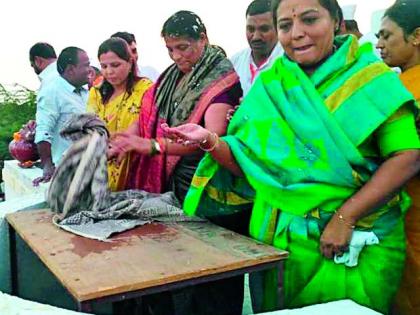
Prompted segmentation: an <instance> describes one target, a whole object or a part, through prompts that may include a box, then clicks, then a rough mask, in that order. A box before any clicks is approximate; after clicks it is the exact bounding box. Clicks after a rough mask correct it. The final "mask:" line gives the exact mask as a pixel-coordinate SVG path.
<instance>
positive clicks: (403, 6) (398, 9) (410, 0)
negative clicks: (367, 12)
mask: <svg viewBox="0 0 420 315" xmlns="http://www.w3.org/2000/svg"><path fill="white" fill-rule="evenodd" d="M385 17H387V18H389V19H391V20H392V21H394V22H395V23H396V24H398V26H399V27H401V28H402V30H403V32H404V38H405V40H407V38H408V36H409V35H411V34H412V33H413V32H414V31H415V29H416V28H418V27H420V2H419V1H418V0H397V2H395V3H394V4H393V5H392V6H391V7H389V8H388V9H387V10H386V11H385V14H384V17H383V18H385Z"/></svg>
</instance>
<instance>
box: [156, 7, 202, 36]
mask: <svg viewBox="0 0 420 315" xmlns="http://www.w3.org/2000/svg"><path fill="white" fill-rule="evenodd" d="M201 33H204V34H207V30H206V27H205V26H204V23H203V22H202V21H201V19H200V17H199V16H198V15H197V14H195V13H194V12H191V11H178V12H176V13H175V14H173V15H172V16H171V17H170V18H169V19H167V20H166V22H165V23H164V24H163V27H162V31H161V36H162V37H186V38H190V39H194V40H199V39H200V36H201Z"/></svg>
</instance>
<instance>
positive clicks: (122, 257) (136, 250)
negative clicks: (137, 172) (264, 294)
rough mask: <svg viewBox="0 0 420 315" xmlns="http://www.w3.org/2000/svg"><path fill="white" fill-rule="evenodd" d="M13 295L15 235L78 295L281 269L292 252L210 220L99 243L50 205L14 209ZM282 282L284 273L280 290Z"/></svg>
mask: <svg viewBox="0 0 420 315" xmlns="http://www.w3.org/2000/svg"><path fill="white" fill-rule="evenodd" d="M6 218H7V221H8V222H9V227H10V249H11V267H12V287H13V294H14V295H18V283H17V268H18V265H17V264H18V259H17V255H16V233H17V234H19V236H20V237H21V238H22V239H23V240H24V241H25V242H26V244H27V245H28V246H29V247H30V248H31V249H32V250H33V251H34V252H35V253H36V255H38V257H39V258H40V259H41V261H42V262H43V263H44V264H45V265H46V267H47V268H48V269H49V270H50V271H51V272H52V273H53V274H54V275H55V277H56V278H57V279H58V280H59V281H60V282H61V283H62V284H63V286H64V287H65V288H66V289H67V290H68V291H69V293H70V294H71V295H72V297H73V298H74V299H75V301H76V303H77V305H78V310H80V311H84V312H91V311H92V310H91V303H92V302H95V303H96V302H101V301H103V302H104V301H108V302H109V301H111V302H113V301H121V300H124V299H130V298H134V297H139V296H142V295H146V294H151V293H157V292H162V291H169V290H172V289H175V288H180V287H186V286H190V285H194V284H198V283H203V282H208V281H214V280H219V279H224V278H230V277H234V276H237V275H243V274H245V273H249V272H254V271H260V270H264V269H272V268H279V270H280V272H279V274H281V273H282V261H283V260H284V259H286V258H287V255H288V254H287V252H285V251H281V250H277V249H275V248H273V247H271V246H267V245H264V244H261V243H257V242H256V241H254V240H252V239H249V238H247V237H244V236H241V235H239V234H236V233H233V232H231V231H228V230H226V229H223V228H221V227H218V226H216V225H214V224H211V223H197V222H195V223H192V222H190V223H186V222H185V223H177V224H161V223H152V224H147V225H144V226H141V227H137V228H135V229H132V230H130V231H127V232H124V233H120V234H118V235H116V236H115V237H112V238H111V239H110V242H100V241H96V240H91V239H87V238H83V237H80V236H77V235H74V234H71V233H68V232H65V231H63V230H61V229H59V228H57V227H56V226H55V225H53V224H52V221H51V218H52V214H51V212H50V211H49V210H48V209H43V210H36V211H25V212H17V213H13V214H9V215H8V216H7V217H6ZM281 285H282V279H280V277H279V292H280V291H281Z"/></svg>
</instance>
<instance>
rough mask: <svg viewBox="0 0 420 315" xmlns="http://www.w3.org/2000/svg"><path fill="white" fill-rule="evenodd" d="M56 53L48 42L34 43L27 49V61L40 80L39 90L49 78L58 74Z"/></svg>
mask: <svg viewBox="0 0 420 315" xmlns="http://www.w3.org/2000/svg"><path fill="white" fill-rule="evenodd" d="M56 61H57V55H56V54H55V50H54V48H53V47H52V46H51V45H50V44H48V43H42V42H39V43H36V44H34V45H33V46H32V47H31V49H30V50H29V62H30V63H31V67H32V68H33V69H34V72H35V73H36V74H37V75H38V78H39V80H40V81H41V86H40V87H39V90H38V91H40V90H41V89H42V87H43V85H45V84H46V83H47V82H48V81H49V80H51V79H53V78H55V77H57V76H58V72H57V63H56Z"/></svg>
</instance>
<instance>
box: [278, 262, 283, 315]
mask: <svg viewBox="0 0 420 315" xmlns="http://www.w3.org/2000/svg"><path fill="white" fill-rule="evenodd" d="M277 274H278V278H277V296H278V297H279V298H278V305H277V307H278V309H279V310H282V309H283V308H284V262H283V261H280V262H279V264H278V267H277Z"/></svg>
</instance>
